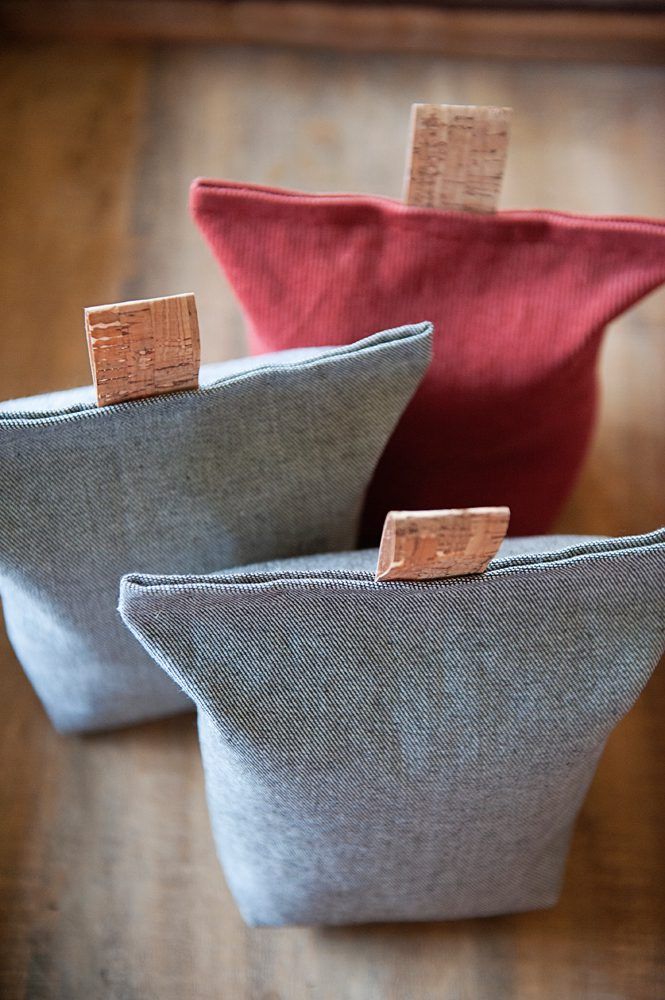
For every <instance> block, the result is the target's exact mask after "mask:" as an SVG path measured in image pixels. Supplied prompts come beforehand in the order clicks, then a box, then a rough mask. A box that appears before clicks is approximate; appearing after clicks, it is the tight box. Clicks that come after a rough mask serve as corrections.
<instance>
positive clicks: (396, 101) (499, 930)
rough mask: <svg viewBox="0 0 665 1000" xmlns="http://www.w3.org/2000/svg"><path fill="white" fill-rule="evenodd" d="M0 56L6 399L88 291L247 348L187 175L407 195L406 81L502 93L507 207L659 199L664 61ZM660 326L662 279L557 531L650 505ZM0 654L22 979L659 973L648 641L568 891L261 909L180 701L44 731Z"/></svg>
mask: <svg viewBox="0 0 665 1000" xmlns="http://www.w3.org/2000/svg"><path fill="white" fill-rule="evenodd" d="M1 65H2V88H1V94H0V101H1V109H0V110H1V112H2V115H1V117H2V121H3V123H4V124H3V128H2V130H1V131H0V143H1V144H2V150H1V153H2V155H1V156H0V174H1V181H2V183H1V184H0V190H1V191H2V192H3V194H2V199H3V200H2V212H1V213H0V215H1V222H0V233H1V235H2V239H1V240H0V257H1V259H2V270H3V273H4V278H3V284H2V327H1V328H0V397H9V396H18V395H27V394H30V393H35V392H41V391H45V390H48V389H54V388H58V387H65V386H70V385H76V384H80V383H82V382H87V381H89V373H88V367H87V357H86V350H85V344H84V337H83V317H82V308H83V306H85V305H92V304H96V303H101V302H109V301H111V302H112V301H118V300H121V299H127V298H136V297H148V296H152V295H162V294H168V293H172V292H180V291H194V292H195V293H196V295H197V299H198V303H199V313H200V319H201V327H202V335H203V353H204V360H212V359H218V358H223V357H226V356H229V355H232V354H238V353H241V352H242V349H243V333H242V324H241V321H240V318H239V314H238V311H237V308H236V306H235V304H234V302H233V300H232V297H231V294H230V292H229V290H228V288H227V287H226V285H225V283H224V281H223V279H222V278H221V277H220V275H219V274H218V271H217V268H216V266H215V264H214V263H213V261H212V259H211V258H210V256H209V254H208V251H207V250H206V248H205V246H204V245H203V243H202V241H201V239H200V238H199V236H198V235H197V233H196V232H195V230H194V228H193V226H192V224H191V223H190V221H189V219H188V214H187V208H186V195H187V185H188V182H189V180H190V179H191V178H192V177H194V176H195V175H196V174H208V175H221V176H225V177H229V178H235V179H248V180H252V181H263V182H267V183H270V184H284V185H287V186H294V187H298V186H302V187H304V188H306V189H311V190H317V189H318V190H345V189H346V190H360V191H375V192H377V193H385V194H390V195H395V196H398V195H399V191H400V182H401V174H402V166H403V149H404V143H405V136H406V126H407V119H408V112H409V105H410V103H411V101H412V100H421V101H436V102H442V101H448V102H453V103H480V104H482V103H492V102H493V103H496V104H507V105H512V106H513V107H514V108H515V122H514V128H513V138H512V147H511V153H510V156H509V167H508V173H507V178H506V185H505V194H504V198H503V206H504V207H513V206H522V207H525V206H531V205H542V206H549V207H554V208H560V209H570V210H572V211H591V212H594V211H595V212H600V213H636V214H644V215H647V214H659V213H660V214H661V215H662V214H665V192H664V191H663V188H662V185H663V163H664V162H665V129H664V128H663V118H662V112H663V107H665V69H661V68H657V67H656V68H653V67H652V68H640V67H623V68H620V67H619V68H618V67H609V66H608V67H603V66H596V67H593V66H587V67H576V66H574V65H567V64H560V65H556V66H553V65H552V66H546V65H539V64H538V63H530V64H527V63H523V64H508V63H505V64H503V63H495V64H492V65H487V64H480V63H473V62H455V61H444V60H442V59H440V58H437V57H435V56H407V55H404V56H399V55H389V56H382V55H379V54H364V55H361V54H356V55H353V54H348V55H333V54H321V53H317V52H292V51H287V50H281V51H280V50H271V49H256V50H249V49H248V50H244V49H229V50H224V49H222V48H218V47H214V46H209V47H205V46H201V47H183V48H180V49H164V48H154V49H150V48H144V47H138V46H137V47H110V46H101V47H94V46H85V45H80V46H71V47H68V46H67V45H60V44H57V45H45V46H43V47H42V46H39V45H34V46H29V45H26V46H25V47H18V48H13V49H11V50H7V51H5V52H4V54H3V57H2V64H1ZM664 327H665V296H664V295H663V294H662V293H661V294H659V295H655V296H652V297H651V299H650V300H649V301H648V302H646V303H645V304H643V305H642V306H640V308H639V309H637V310H635V311H633V312H632V314H631V315H630V316H628V317H627V318H626V319H624V320H623V321H622V322H621V323H618V324H616V326H615V328H614V329H613V330H612V331H611V333H610V335H609V337H608V339H607V343H606V346H605V350H604V354H603V364H602V379H603V388H604V396H603V405H602V414H601V419H600V425H599V428H598V432H597V434H596V436H595V440H594V443H593V448H592V451H591V454H590V456H589V459H588V461H587V463H586V467H585V469H584V472H583V475H582V477H581V480H580V483H579V485H578V488H577V490H576V491H575V494H574V496H573V498H572V500H571V502H570V503H569V505H568V507H567V509H566V511H565V513H564V515H563V516H562V518H561V520H560V524H559V527H560V528H561V529H563V530H566V531H572V532H576V531H579V532H601V533H602V532H606V533H609V534H622V533H628V532H633V531H635V532H640V531H646V530H649V529H652V528H655V527H657V526H658V525H661V524H662V523H663V522H665V496H664V495H663V484H664V482H665V468H664V464H665V462H664V459H665V340H664V333H665V330H664ZM1 488H2V484H0V489H1ZM0 659H1V663H0V671H1V672H0V683H1V686H2V692H1V696H0V716H1V724H0V741H1V744H0V761H1V767H2V801H1V803H0V822H1V824H2V829H1V845H0V846H1V851H0V859H1V860H0V891H1V893H2V903H1V905H2V915H3V934H2V941H3V948H4V954H3V958H2V972H1V973H0V975H2V977H3V980H2V984H3V985H2V987H0V995H2V996H3V997H6V998H8V1000H9V998H19V997H21V998H24V997H25V998H30V1000H41V998H61V1000H79V998H80V1000H97V998H105V1000H106V998H112V1000H153V998H154V1000H189V998H192V1000H213V998H214V1000H217V998H224V1000H248V998H251V1000H300V998H308V1000H375V998H381V1000H383V998H385V1000H435V998H436V1000H440V998H445V1000H458V998H459V1000H462V998H464V1000H509V998H510V1000H512V998H517V1000H532V998H533V1000H536V998H537V1000H541V998H552V1000H580V998H586V997H589V998H594V1000H642V998H656V997H659V996H661V997H662V996H664V995H665V967H664V965H663V937H664V934H663V932H664V931H665V926H664V924H665V919H664V914H665V862H664V858H663V850H662V843H663V836H664V833H665V804H664V800H663V791H662V790H663V784H664V783H663V770H662V763H663V749H664V748H663V725H662V720H663V719H665V674H664V673H663V670H662V669H661V671H660V673H659V674H657V675H656V676H655V677H654V678H653V680H652V682H651V683H650V685H649V686H648V688H647V690H646V692H645V693H644V695H643V697H642V698H641V699H640V702H639V704H638V705H637V707H636V708H635V709H634V711H633V712H632V713H631V714H630V716H629V717H628V718H627V719H626V720H625V721H624V722H622V724H621V725H620V726H619V727H618V729H617V730H616V732H615V733H614V735H613V736H612V738H611V739H610V741H609V744H608V747H607V750H606V753H605V756H604V758H603V761H602V763H601V766H600V769H599V771H598V775H597V778H596V780H595V782H594V784H593V788H592V790H591V794H590V795H589V798H588V800H587V802H586V804H585V806H584V809H583V811H582V815H581V817H580V821H579V824H578V828H577V833H576V836H575V839H574V843H573V848H572V854H571V858H570V864H569V867H568V873H567V878H566V883H565V890H564V893H563V898H562V900H561V903H560V904H559V906H557V907H556V908H555V909H554V910H551V911H549V912H544V913H534V914H529V915H521V916H509V917H502V918H494V919H486V920H477V921H465V922H459V923H441V924H427V925H423V926H417V925H413V926H372V927H364V928H359V929H336V930H301V929H298V930H248V929H247V928H245V927H244V926H243V924H242V923H241V921H240V918H239V917H238V914H237V913H236V910H235V908H234V905H233V903H232V901H231V899H230V897H229V895H228V892H227V890H226V888H225V886H224V883H223V880H222V876H221V874H220V872H219V870H218V867H217V864H216V862H215V858H214V855H213V848H212V843H211V837H210V833H209V829H208V823H207V817H206V811H205V806H204V799H203V787H202V779H201V769H200V764H199V757H198V753H197V742H196V734H195V730H194V721H193V719H192V718H191V717H181V718H177V719H174V720H169V721H165V722H160V723H155V724H151V725H147V726H142V727H138V728H135V729H131V730H127V731H124V732H121V733H115V734H109V735H103V736H94V737H88V738H84V739H79V738H73V737H60V736H57V735H56V734H55V733H54V732H53V731H52V730H51V728H50V726H49V724H48V723H47V721H46V719H45V717H44V715H43V713H42V711H41V709H40V706H39V704H38V703H37V700H36V698H35V696H34V695H33V693H32V691H31V689H30V687H29V685H28V683H27V681H26V680H25V678H24V677H23V674H22V672H21V670H20V668H19V666H18V664H17V663H16V661H15V659H14V657H13V654H12V652H11V649H10V647H9V644H8V642H7V640H6V639H4V637H3V638H2V639H1V640H0Z"/></svg>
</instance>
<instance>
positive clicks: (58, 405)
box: [0, 323, 431, 731]
mask: <svg viewBox="0 0 665 1000" xmlns="http://www.w3.org/2000/svg"><path fill="white" fill-rule="evenodd" d="M430 352H431V326H430V324H427V323H423V324H420V325H418V326H411V327H403V328H400V329H396V330H388V331H385V332H383V333H378V334H375V335H374V336H371V337H368V338H367V339H365V340H362V341H359V342H358V343H356V344H352V345H350V346H349V347H341V348H340V347H336V348H318V349H310V350H305V351H293V352H291V351H290V352H283V353H281V354H274V355H266V356H263V357H257V358H252V359H247V358H246V359H243V360H242V361H233V362H227V363H224V364H218V365H209V366H206V367H205V368H204V369H203V370H202V373H201V375H202V378H201V386H202V387H201V388H200V389H199V390H197V391H189V392H180V393H175V394H172V395H165V396H156V397H153V398H151V399H142V400H137V401H133V402H127V403H121V404H118V405H114V406H106V407H103V408H101V409H99V408H97V407H96V406H95V404H94V401H93V396H92V390H91V389H90V388H87V389H81V390H71V391H68V392H64V393H56V394H53V395H52V396H50V397H34V398H33V399H25V400H18V401H13V402H11V403H5V404H2V406H0V484H1V485H0V491H1V492H0V594H1V595H2V600H3V606H4V613H5V620H6V624H7V632H8V634H9V638H10V640H11V642H12V645H13V647H14V649H15V651H16V654H17V656H18V658H19V660H20V661H21V663H22V664H23V667H24V669H25V671H26V673H27V674H28V676H29V678H30V680H31V681H32V684H33V686H34V688H35V690H36V691H37V693H38V695H39V697H40V698H41V700H42V702H43V704H44V706H45V708H46V710H47V712H48V714H49V716H50V717H51V719H52V721H53V723H54V724H55V725H56V727H57V728H58V729H60V730H64V731H76V730H91V729H102V728H108V727H113V726H119V725H125V724H129V723H132V722H136V721H139V720H142V719H148V718H153V717H157V716H161V715H167V714H170V713H172V712H177V711H182V710H185V709H192V708H193V705H192V703H191V701H190V700H189V698H188V697H187V696H186V695H185V694H184V693H183V691H181V690H180V688H179V687H178V686H177V685H176V684H174V683H173V681H171V680H170V678H169V677H167V676H166V675H165V674H164V673H163V672H162V671H161V670H158V669H157V668H156V667H155V665H154V663H152V661H151V660H150V658H149V657H148V656H147V655H146V653H145V652H144V651H143V649H142V648H141V647H140V646H139V644H138V643H136V642H135V641H134V639H133V638H132V637H131V636H130V635H129V634H128V633H127V630H126V629H125V628H124V627H123V624H122V622H121V621H120V619H119V617H118V614H117V610H116V605H117V595H118V585H119V581H120V577H121V576H122V575H123V573H127V572H131V571H132V570H146V569H147V570H149V571H150V572H155V573H165V572H169V573H173V572H176V573H207V572H210V571H213V570H217V569H220V568H221V567H224V566H235V565H238V564H239V563H246V562H249V561H251V560H257V559H265V558H271V557H275V556H292V555H301V554H304V553H307V552H317V551H319V550H325V551H329V550H334V549H340V548H350V547H352V546H353V545H354V544H355V541H356V532H357V523H358V516H359V511H360V508H361V504H362V501H363V496H364V492H365V488H366V486H367V483H368V481H369V478H370V476H371V474H372V471H373V469H374V466H375V464H376V462H377V461H378V459H379V456H380V454H381V451H382V449H383V447H384V446H385V443H386V441H387V439H388V437H389V436H390V433H391V431H392V429H393V427H394V426H395V423H396V422H397V420H398V418H399V416H400V414H401V412H402V410H403V409H404V407H405V405H406V404H407V402H408V401H409V399H410V397H411V395H412V394H413V392H414V391H415V389H416V387H417V385H418V383H419V381H420V379H421V377H422V375H423V374H424V372H425V370H426V368H427V365H428V363H429V359H430Z"/></svg>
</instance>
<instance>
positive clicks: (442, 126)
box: [404, 104, 512, 212]
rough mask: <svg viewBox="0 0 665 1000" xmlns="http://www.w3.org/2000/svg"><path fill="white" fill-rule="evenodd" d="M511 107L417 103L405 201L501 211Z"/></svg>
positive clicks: (455, 208)
mask: <svg viewBox="0 0 665 1000" xmlns="http://www.w3.org/2000/svg"><path fill="white" fill-rule="evenodd" d="M511 114H512V111H511V109H510V108H492V107H473V106H468V105H456V104H413V105H412V107H411V141H410V146H409V152H408V155H407V164H406V174H405V178H404V201H405V202H406V204H407V205H415V206H418V207H420V208H437V209H446V210H448V211H459V212H495V211H496V208H497V205H498V201H499V194H500V191H501V182H502V180H503V172H504V169H505V165H506V154H507V151H508V134H509V128H510V117H511Z"/></svg>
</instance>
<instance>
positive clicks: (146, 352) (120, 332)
mask: <svg viewBox="0 0 665 1000" xmlns="http://www.w3.org/2000/svg"><path fill="white" fill-rule="evenodd" d="M85 328H86V335H87V339H88V352H89V354H90V367H91V368H92V378H93V382H94V385H95V391H96V394H97V405H98V406H108V405H110V404H111V403H123V402H125V401H126V400H129V399H143V398H145V397H147V396H159V395H161V394H162V393H167V392H178V391H181V390H183V389H196V388H198V384H199V365H200V360H201V348H200V344H199V324H198V319H197V314H196V301H195V299H194V296H193V295H191V294H186V295H169V296H166V297H165V298H159V299H141V300H138V301H136V302H118V303H115V304H113V305H107V306H91V307H89V308H88V309H86V310H85Z"/></svg>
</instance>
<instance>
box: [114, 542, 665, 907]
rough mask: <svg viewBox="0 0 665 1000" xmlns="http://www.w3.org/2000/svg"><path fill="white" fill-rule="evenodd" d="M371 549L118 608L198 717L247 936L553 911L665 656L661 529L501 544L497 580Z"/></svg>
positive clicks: (137, 599) (128, 591) (139, 579)
mask: <svg viewBox="0 0 665 1000" xmlns="http://www.w3.org/2000/svg"><path fill="white" fill-rule="evenodd" d="M376 556H377V553H376V551H364V552H356V553H343V554H341V555H340V554H337V555H328V556H325V555H322V556H318V557H308V558H303V559H294V560H288V561H284V562H281V563H272V564H267V565H264V566H255V567H246V568H245V569H243V570H236V571H235V572H234V573H232V574H223V575H216V576H203V577H156V576H130V577H126V578H125V579H124V580H123V583H122V589H121V601H120V610H121V614H122V616H123V618H124V620H125V622H126V623H127V625H128V626H129V628H130V629H131V630H132V632H133V633H134V634H135V635H136V636H137V638H138V639H139V640H140V641H141V642H142V643H143V645H144V646H145V648H146V650H147V651H148V652H149V653H150V654H151V655H152V656H153V657H154V658H155V659H156V661H157V662H158V663H159V664H160V666H162V667H163V668H164V669H165V670H166V672H167V673H168V674H169V675H170V676H171V677H173V678H174V679H175V680H176V681H177V682H178V683H179V684H181V685H182V687H183V688H184V690H185V691H187V693H188V694H189V695H190V696H191V697H192V698H193V699H194V700H195V701H196V703H197V706H198V711H199V732H200V740H201V750H202V755H203V764H204V769H205V777H206V785H207V794H208V803H209V810H210V815H211V819H212V826H213V831H214V835H215V839H216V842H217V848H218V853H219V857H220V859H221V862H222V865H223V867H224V869H225V872H226V878H227V880H228V884H229V886H230V888H231V891H232V892H233V894H234V896H235V899H236V901H237V903H238V906H239V908H240V910H241V912H242V915H243V917H244V918H245V920H246V921H248V922H249V923H250V924H344V923H354V922H364V921H383V920H440V919H448V918H458V917H472V916H484V915H487V914H496V913H507V912H513V911H520V910H530V909H535V908H540V907H547V906H551V905H552V904H554V903H555V901H556V900H557V897H558V894H559V888H560V883H561V877H562V871H563V867H564V863H565V858H566V853H567V847H568V842H569V838H570V835H571V829H572V825H573V822H574V819H575V816H576V814H577V812H578V809H579V808H580V805H581V803H582V800H583V798H584V795H585V793H586V790H587V788H588V785H589V782H590V781H591V778H592V776H593V773H594V769H595V767H596V764H597V762H598V758H599V756H600V754H601V752H602V749H603V745H604V743H605V740H606V739H607V736H608V734H609V733H610V731H611V730H612V727H613V726H614V725H615V724H616V722H617V721H618V720H619V719H620V718H621V717H622V715H623V714H624V713H625V712H627V711H628V709H629V708H630V707H631V705H632V704H633V702H634V701H635V699H636V698H637V696H638V694H639V692H640V691H641V689H642V688H643V686H644V684H645V683H646V681H647V679H648V677H649V675H650V673H651V671H652V670H653V668H654V667H655V665H656V663H657V661H658V658H659V656H660V654H661V652H662V651H663V644H664V642H665V634H664V620H665V615H664V612H665V607H664V604H665V599H664V596H663V593H664V587H663V584H664V583H665V530H662V531H658V532H655V533H653V534H649V535H643V536H640V537H633V538H614V539H599V540H586V539H578V540H574V539H570V538H568V539H557V538H539V539H538V538H537V539H529V540H528V541H527V542H525V541H524V540H522V539H515V540H509V541H508V542H505V543H504V545H503V547H502V548H501V550H500V551H499V555H498V557H497V558H496V559H495V560H493V561H492V562H491V563H490V566H489V568H488V570H487V571H486V573H485V574H484V575H483V576H473V577H471V576H469V577H460V578H456V579H449V580H445V581H434V582H427V583H412V582H408V583H407V582H392V583H379V584H377V583H375V582H374V578H373V572H372V570H373V569H374V567H375V565H376Z"/></svg>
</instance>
